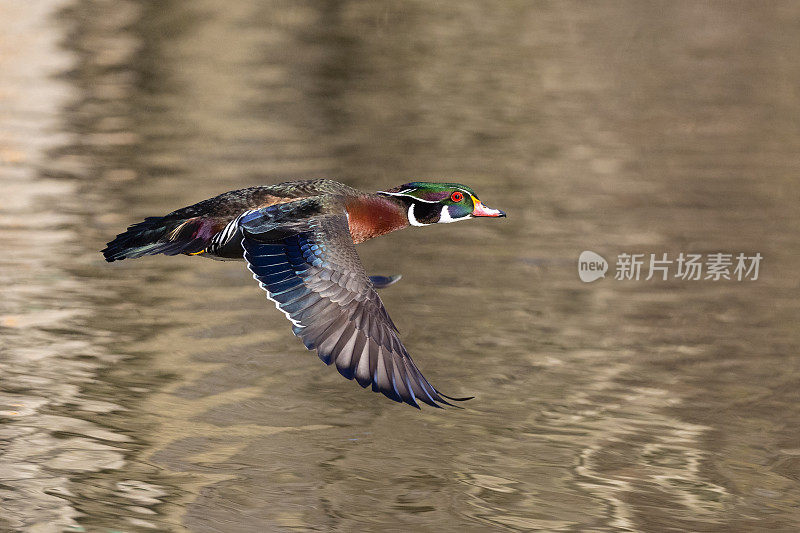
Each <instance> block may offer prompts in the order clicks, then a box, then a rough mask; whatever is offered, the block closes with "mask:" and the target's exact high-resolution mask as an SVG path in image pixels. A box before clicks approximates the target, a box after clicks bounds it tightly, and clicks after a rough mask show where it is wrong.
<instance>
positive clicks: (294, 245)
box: [239, 197, 466, 408]
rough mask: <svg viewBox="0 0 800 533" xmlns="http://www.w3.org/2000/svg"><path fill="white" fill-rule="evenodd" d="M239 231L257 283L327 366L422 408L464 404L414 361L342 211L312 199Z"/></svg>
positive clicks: (248, 222) (259, 215) (252, 218)
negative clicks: (442, 389) (455, 402)
mask: <svg viewBox="0 0 800 533" xmlns="http://www.w3.org/2000/svg"><path fill="white" fill-rule="evenodd" d="M334 211H336V210H334ZM239 226H240V228H241V230H242V235H243V239H242V247H243V248H244V259H245V261H246V262H247V267H248V268H249V269H250V271H251V272H252V273H253V277H254V278H255V279H256V280H257V281H258V282H259V284H260V286H261V288H262V289H264V290H265V291H266V292H267V297H268V298H269V299H270V300H272V301H273V302H274V303H275V306H276V307H277V308H278V309H280V310H281V311H283V313H284V314H285V315H286V317H287V318H288V319H289V320H290V321H291V322H292V324H293V331H294V334H295V335H297V336H298V337H300V338H301V339H302V340H303V343H304V344H305V345H306V347H307V348H308V349H309V350H312V349H315V350H316V351H317V353H318V354H319V357H320V359H322V360H323V361H324V362H325V363H326V364H328V365H331V364H335V365H336V368H337V370H338V371H339V373H340V374H342V375H343V376H344V377H346V378H347V379H355V380H356V381H357V382H358V383H359V385H361V386H362V387H367V386H368V385H372V390H373V391H375V392H380V393H383V394H384V395H385V396H387V397H388V398H391V399H392V400H394V401H396V402H405V403H407V404H409V405H412V406H414V407H417V408H418V407H419V405H418V403H417V402H418V401H421V402H423V403H426V404H428V405H432V406H434V407H440V406H439V405H438V404H439V403H442V404H447V405H452V404H450V403H449V402H447V400H445V398H447V399H449V400H458V401H460V400H462V399H460V398H451V397H449V396H446V395H444V394H442V393H441V392H439V391H438V390H436V388H434V387H433V386H432V385H431V384H430V383H429V382H428V380H426V379H425V377H424V376H423V375H422V373H421V372H420V371H419V369H418V368H417V365H415V364H414V362H413V361H412V360H411V357H410V356H409V354H408V352H407V351H406V349H405V347H404V346H403V343H402V342H401V341H400V337H399V332H398V330H397V327H396V326H395V325H394V322H392V319H391V318H390V317H389V314H388V313H387V312H386V309H385V308H384V306H383V303H382V302H381V299H380V297H379V296H378V293H377V292H376V291H375V288H374V286H373V283H372V282H371V281H370V278H369V276H367V273H366V271H365V270H364V267H363V265H362V264H361V260H360V259H359V257H358V253H357V252H356V248H355V244H354V243H353V239H352V237H351V236H350V230H349V226H348V222H347V217H346V214H345V211H344V209H343V208H342V209H341V210H340V211H339V212H334V213H329V212H326V209H325V207H324V205H323V199H322V198H319V197H317V198H307V199H303V200H298V201H296V202H291V203H286V204H279V205H274V206H269V207H265V208H262V209H259V210H257V211H254V212H252V213H249V214H247V215H245V216H243V217H242V218H241V219H240V221H239ZM463 399H466V398H463Z"/></svg>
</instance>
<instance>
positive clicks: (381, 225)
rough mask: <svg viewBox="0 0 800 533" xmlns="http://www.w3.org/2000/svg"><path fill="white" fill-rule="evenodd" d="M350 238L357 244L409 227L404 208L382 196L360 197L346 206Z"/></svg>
mask: <svg viewBox="0 0 800 533" xmlns="http://www.w3.org/2000/svg"><path fill="white" fill-rule="evenodd" d="M345 208H346V209H347V217H348V223H349V224H350V236H351V237H353V242H355V243H356V244H359V243H362V242H364V241H366V240H368V239H371V238H373V237H377V236H379V235H385V234H386V233H389V232H392V231H395V230H398V229H402V228H405V227H407V226H408V217H407V216H406V213H405V210H404V209H403V208H402V206H400V205H398V204H397V203H395V202H392V201H391V200H389V199H387V198H383V197H380V196H359V197H357V198H353V199H351V200H350V201H348V202H347V204H346V205H345Z"/></svg>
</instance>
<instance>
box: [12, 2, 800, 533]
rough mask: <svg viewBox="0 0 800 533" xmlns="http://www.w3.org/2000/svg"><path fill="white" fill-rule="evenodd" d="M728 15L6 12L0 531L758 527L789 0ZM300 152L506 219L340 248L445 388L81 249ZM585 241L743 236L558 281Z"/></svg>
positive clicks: (775, 394)
mask: <svg viewBox="0 0 800 533" xmlns="http://www.w3.org/2000/svg"><path fill="white" fill-rule="evenodd" d="M755 5H756V4H752V6H755ZM750 6H751V5H750V4H747V3H742V4H737V7H736V9H721V8H720V6H716V7H715V6H713V5H705V4H704V5H696V4H683V3H677V4H670V5H668V6H666V5H665V6H661V8H659V9H655V8H651V7H647V6H644V5H642V4H625V3H617V4H615V3H610V4H603V5H602V6H586V5H583V4H574V5H572V4H564V3H559V4H555V5H546V4H531V3H528V2H506V3H503V4H502V6H489V5H486V6H480V5H461V4H458V5H456V4H451V5H447V4H436V5H429V4H419V3H417V4H415V3H407V4H398V5H391V6H389V5H378V4H371V3H359V2H323V3H310V4H306V3H296V2H291V3H290V2H280V1H276V2H244V1H243V2H239V1H237V2H226V3H224V5H223V4H220V3H218V2H213V1H210V0H201V1H198V2H191V3H186V2H159V3H157V4H151V3H143V2H138V1H124V2H119V1H117V2H110V1H108V0H83V1H75V2H66V1H65V2H56V1H55V0H53V1H52V2H37V3H33V4H31V5H28V4H25V5H23V4H19V5H15V6H12V7H4V8H3V10H7V12H6V13H5V16H3V17H0V21H5V22H0V24H5V26H3V28H2V29H3V30H4V31H3V32H0V34H1V35H6V36H8V37H7V38H5V39H3V40H1V41H0V47H3V48H2V50H3V53H0V60H2V61H4V62H5V63H3V72H4V74H3V77H2V84H3V85H2V87H0V89H1V90H2V95H3V97H2V100H0V105H2V108H0V112H2V121H0V124H1V125H0V128H1V129H0V158H2V161H3V167H2V174H0V179H2V183H3V190H4V191H7V197H8V198H13V202H8V201H6V202H3V203H2V204H0V208H2V211H1V213H2V215H1V216H2V219H1V220H0V224H2V228H3V231H2V232H0V243H2V247H3V249H4V250H8V252H7V253H6V254H4V257H3V258H2V259H0V261H2V265H3V272H4V273H6V272H8V274H7V275H6V276H5V277H4V279H3V281H0V283H2V286H3V292H4V296H5V298H4V302H3V304H2V305H3V308H2V317H0V320H2V322H0V327H2V334H3V339H2V340H3V347H2V348H3V349H2V356H0V365H2V367H1V368H0V370H2V375H3V379H2V384H1V385H0V395H2V397H1V398H0V400H1V401H2V405H0V415H2V416H3V422H4V424H3V426H2V427H0V439H2V446H3V448H2V450H3V452H2V456H0V478H1V479H2V480H3V484H2V487H1V488H0V491H2V497H3V510H4V515H3V516H2V517H0V524H1V525H2V526H0V527H2V528H6V529H14V528H23V527H28V528H33V527H34V526H37V527H40V529H41V530H47V529H48V528H49V529H50V530H54V531H58V530H61V529H63V528H73V529H76V528H85V529H87V530H95V529H100V528H108V529H126V530H129V529H132V528H133V529H137V528H141V529H153V528H155V529H164V530H175V529H180V528H182V527H186V528H189V529H190V530H193V531H210V530H216V529H219V528H228V529H235V530H237V531H250V530H252V531H264V530H265V529H266V530H280V529H284V528H285V529H289V528H299V529H313V528H317V529H326V530H341V531H350V530H354V529H373V528H374V529H377V528H378V527H381V528H386V529H389V530H405V531H433V530H436V531H437V532H440V531H443V530H444V531H483V530H486V529H487V528H490V529H501V528H503V529H511V530H529V529H544V530H552V531H555V530H586V529H591V530H612V529H618V530H664V529H667V528H679V529H690V530H699V529H702V530H707V531H713V530H720V531H731V530H736V529H741V530H748V529H750V530H751V529H753V528H755V527H757V528H762V527H763V528H768V527H769V528H772V529H784V530H789V529H792V526H793V525H796V524H797V523H798V522H800V520H798V518H800V517H798V513H797V510H796V505H795V503H796V501H797V500H798V497H800V494H798V487H797V479H798V469H797V468H798V467H797V465H798V463H797V461H796V457H797V456H798V453H800V452H798V449H800V446H799V445H798V442H797V432H796V429H795V428H796V426H797V424H793V423H792V422H793V421H794V420H795V419H797V418H798V413H799V412H798V410H797V408H796V405H795V403H796V402H795V400H796V398H795V396H796V394H795V391H796V390H797V385H798V376H800V368H798V365H797V364H796V358H795V357H794V355H795V353H796V350H797V333H796V331H795V329H796V328H795V324H796V323H797V318H798V306H797V304H796V301H797V290H798V287H797V283H796V281H794V280H795V279H796V276H795V270H796V269H795V268H794V261H793V259H794V258H795V257H796V255H797V251H798V248H797V243H796V239H794V238H793V231H792V228H794V227H796V226H797V222H798V210H797V206H796V205H795V202H793V201H792V200H791V199H792V198H794V196H793V195H796V188H795V183H794V181H795V180H793V178H792V176H793V175H794V174H796V171H797V161H796V152H797V148H798V144H799V143H798V141H799V140H800V139H799V138H798V133H797V131H796V128H794V124H793V122H792V121H791V120H790V118H788V117H791V116H793V115H794V114H796V111H797V109H796V106H797V104H796V102H795V99H794V98H793V97H792V94H793V93H792V90H791V87H794V86H795V85H796V82H797V81H798V79H800V72H798V71H797V69H796V66H795V65H794V64H793V63H792V62H791V61H789V60H787V58H790V57H794V56H792V55H791V53H790V52H791V51H793V50H794V49H795V48H797V46H798V45H797V44H796V43H794V41H793V40H792V39H790V38H789V36H791V35H793V34H794V33H796V27H795V26H796V25H795V23H794V22H793V21H795V20H797V17H796V15H797V13H795V11H796V8H793V7H789V6H788V5H779V4H773V5H771V6H769V7H766V8H765V7H763V6H762V7H759V9H758V16H754V12H753V10H751V9H750ZM20 38H25V39H27V41H25V42H24V44H25V46H17V45H16V44H14V43H16V41H14V39H20ZM795 55H796V54H795ZM31 86H35V87H37V90H36V91H30V90H29V88H30V87H31ZM323 175H324V176H329V177H338V178H340V179H343V180H346V181H348V183H350V184H352V185H355V186H359V187H362V188H365V189H376V188H378V187H384V186H390V185H396V184H399V183H402V182H404V181H406V180H407V179H408V178H409V177H434V178H458V180H459V181H462V182H464V183H469V184H470V185H473V186H474V187H475V188H476V189H477V190H478V191H479V192H480V193H481V196H482V197H483V198H485V199H486V201H487V203H490V205H493V206H497V207H501V208H503V209H504V210H506V211H508V212H509V215H510V216H509V218H508V219H507V220H506V221H503V222H504V223H502V224H486V223H483V224H481V223H472V224H463V225H459V226H461V227H440V228H425V229H424V230H407V231H405V232H400V233H398V234H396V235H391V236H389V237H386V238H383V239H379V240H376V241H375V242H370V243H367V244H365V245H363V247H362V257H363V259H364V261H365V263H366V265H367V267H368V270H370V271H374V272H382V273H396V272H400V273H403V274H404V278H403V280H402V281H401V282H400V283H399V284H398V285H397V286H395V287H392V288H391V289H389V290H387V291H386V292H385V297H384V299H385V302H386V305H387V308H388V309H389V310H390V312H391V313H392V316H393V317H394V319H395V321H396V322H397V323H398V325H399V326H400V329H401V331H403V337H404V340H405V342H406V343H407V345H408V347H409V349H410V351H411V352H412V354H414V357H415V360H416V361H417V362H418V363H419V364H420V366H421V367H422V368H423V369H424V370H425V373H426V375H427V376H429V377H430V378H431V379H432V380H434V382H435V383H437V385H439V386H441V388H442V389H444V390H445V391H447V392H450V393H453V394H462V393H464V394H475V395H476V396H477V399H476V400H473V401H472V402H470V405H469V406H468V409H466V410H463V411H456V410H449V411H447V412H433V410H424V411H422V412H421V413H420V412H417V411H415V410H412V409H404V408H403V407H402V406H397V405H394V404H392V403H391V402H382V401H380V400H379V399H378V398H373V397H372V396H371V394H370V393H368V392H364V391H361V390H359V389H358V388H357V387H354V386H352V384H350V383H347V382H343V380H342V379H341V378H340V377H339V376H338V375H337V374H336V373H335V372H330V371H326V370H330V369H325V368H324V367H323V366H322V365H321V364H320V363H319V361H318V360H317V359H316V358H315V357H314V356H313V355H311V354H309V353H307V352H305V350H303V349H302V346H300V345H299V343H297V342H296V340H295V339H293V338H292V337H291V335H290V333H289V331H288V328H287V326H286V324H285V323H284V319H283V317H282V316H281V315H280V314H279V313H276V312H273V311H272V310H271V306H270V305H268V303H267V302H266V301H265V300H264V298H263V296H262V295H261V294H260V292H259V291H258V290H257V288H256V287H254V286H253V284H252V280H251V279H250V276H249V274H247V273H246V271H245V270H244V268H243V267H241V266H240V265H236V264H220V263H216V262H211V261H202V260H197V259H193V258H180V257H179V258H146V259H142V260H140V261H132V262H127V261H126V262H122V263H120V264H114V265H106V264H104V263H102V258H101V257H100V255H99V254H98V253H97V252H96V250H98V249H100V248H102V244H103V243H104V242H105V241H106V240H108V238H110V236H113V234H114V233H116V232H117V231H119V230H120V229H121V228H123V227H124V226H125V225H127V224H129V223H131V222H133V221H136V220H137V219H139V218H141V217H143V216H147V215H152V214H158V213H162V212H165V211H169V210H171V209H174V208H176V207H179V206H182V205H185V204H188V203H191V202H194V201H196V200H198V199H202V198H205V197H208V196H211V195H213V194H216V193H218V192H221V191H225V190H229V189H234V188H238V187H243V186H247V185H252V184H255V183H266V182H275V181H279V180H282V179H287V178H293V177H300V176H302V177H309V176H323ZM32 213H33V214H35V217H31V214H32ZM32 218H33V219H35V221H36V223H35V224H33V223H31V222H30V221H31V219H32ZM484 222H485V221H484ZM584 249H591V250H595V251H597V252H599V253H602V254H603V255H605V256H606V257H612V256H614V255H615V254H616V253H619V252H622V251H637V252H647V253H649V252H679V251H684V252H688V251H696V252H712V251H720V250H729V251H737V252H738V251H745V252H750V251H756V250H758V251H760V252H761V253H762V255H764V256H765V258H766V260H765V261H766V262H765V270H764V273H763V277H762V279H761V280H759V281H758V282H757V283H751V284H745V283H738V284H737V283H735V282H731V283H727V284H714V283H711V282H699V283H696V284H694V285H689V284H687V283H685V282H665V283H655V282H647V283H646V282H638V283H637V282H630V283H620V282H612V281H611V280H605V281H601V282H597V283H595V284H591V285H584V284H582V283H581V282H580V281H579V280H578V278H577V276H576V275H575V272H574V261H575V259H576V258H577V256H578V254H579V253H580V252H581V251H582V250H584ZM476 250H477V251H479V253H476ZM465 301H469V302H472V305H464V304H463V302H465ZM228 526H229V527H228Z"/></svg>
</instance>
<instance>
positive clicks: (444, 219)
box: [439, 205, 469, 224]
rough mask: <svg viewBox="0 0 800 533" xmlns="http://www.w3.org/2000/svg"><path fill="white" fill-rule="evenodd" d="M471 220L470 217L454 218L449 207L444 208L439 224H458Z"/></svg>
mask: <svg viewBox="0 0 800 533" xmlns="http://www.w3.org/2000/svg"><path fill="white" fill-rule="evenodd" d="M467 218H469V215H467V216H465V217H458V218H453V217H451V216H450V211H449V210H448V209H447V206H446V205H445V206H442V214H441V215H439V224H449V223H450V222H458V221H459V220H464V219H467Z"/></svg>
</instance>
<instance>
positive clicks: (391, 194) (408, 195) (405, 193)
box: [378, 189, 439, 204]
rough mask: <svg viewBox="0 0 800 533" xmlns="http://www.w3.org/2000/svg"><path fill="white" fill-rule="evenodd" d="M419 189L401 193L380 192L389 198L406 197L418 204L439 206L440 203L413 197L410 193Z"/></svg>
mask: <svg viewBox="0 0 800 533" xmlns="http://www.w3.org/2000/svg"><path fill="white" fill-rule="evenodd" d="M416 190H417V189H407V190H403V191H400V192H386V191H378V192H379V193H380V194H386V195H388V196H405V197H406V198H411V199H412V200H414V201H417V202H425V203H426V204H438V203H439V202H438V201H436V200H423V199H422V198H417V197H416V196H411V195H410V194H408V193H410V192H413V191H416Z"/></svg>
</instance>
